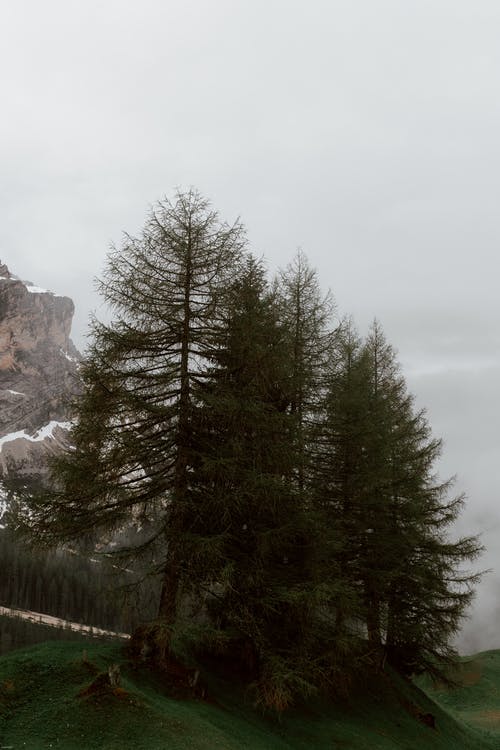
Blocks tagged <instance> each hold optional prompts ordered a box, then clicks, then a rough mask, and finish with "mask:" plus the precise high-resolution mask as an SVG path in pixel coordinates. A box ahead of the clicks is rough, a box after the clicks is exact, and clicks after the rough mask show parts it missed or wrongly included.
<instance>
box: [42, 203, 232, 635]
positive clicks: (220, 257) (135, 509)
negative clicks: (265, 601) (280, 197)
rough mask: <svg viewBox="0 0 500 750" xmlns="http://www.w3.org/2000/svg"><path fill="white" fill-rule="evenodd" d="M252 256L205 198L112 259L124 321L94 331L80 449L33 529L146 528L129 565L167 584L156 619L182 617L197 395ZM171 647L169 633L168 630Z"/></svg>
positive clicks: (61, 466)
mask: <svg viewBox="0 0 500 750" xmlns="http://www.w3.org/2000/svg"><path fill="white" fill-rule="evenodd" d="M243 245H244V237H243V231H242V227H241V225H240V224H239V223H236V224H234V225H233V226H228V225H226V224H223V223H221V222H220V221H219V218H218V216H217V214H216V213H215V212H214V211H212V210H211V209H210V207H209V204H208V202H207V201H206V200H205V199H203V198H202V197H201V196H200V195H199V194H198V193H197V192H195V191H193V190H191V191H189V192H187V193H178V194H177V195H176V198H175V201H174V202H170V201H168V200H165V201H163V202H160V203H158V204H157V205H156V207H155V208H154V210H152V212H151V214H150V216H149V218H148V220H147V222H146V225H145V228H144V230H143V233H142V235H141V236H140V237H138V238H133V237H130V236H126V237H125V241H124V244H123V246H122V247H121V248H120V249H118V250H117V249H114V250H113V251H112V252H111V253H110V255H109V257H108V263H107V267H106V270H105V274H104V278H103V280H102V281H101V282H100V284H99V290H100V292H101V295H102V297H103V299H104V301H105V302H107V304H108V305H109V306H110V307H111V309H112V311H113V312H114V314H115V319H114V320H113V322H112V323H110V324H104V323H99V322H97V321H95V322H94V324H93V328H92V334H93V340H92V343H91V346H90V349H89V351H88V353H87V357H86V359H85V362H84V364H83V367H82V377H83V383H84V390H83V395H82V397H81V399H80V401H79V403H78V420H77V423H76V426H75V428H74V430H73V435H72V437H73V442H74V446H75V448H74V450H73V451H70V452H68V453H67V454H66V455H64V456H63V457H62V458H61V459H60V460H59V461H58V462H57V463H56V466H55V477H56V489H55V490H51V491H50V492H49V493H48V495H47V496H45V497H44V498H41V499H39V501H38V503H36V504H35V506H34V507H32V512H31V515H30V516H29V518H28V523H29V524H30V525H31V526H32V527H34V528H36V533H37V534H39V535H42V536H45V537H46V538H47V539H48V540H49V541H59V542H60V541H65V540H70V539H73V538H75V537H76V538H78V537H81V536H82V535H84V534H86V533H91V534H94V535H95V533H96V532H98V533H101V534H102V533H103V532H116V531H117V530H120V529H121V528H123V527H124V526H126V525H127V524H130V522H131V521H132V520H135V521H136V525H138V526H139V525H140V526H141V527H142V533H141V535H140V536H139V537H138V539H139V540H140V542H137V543H136V544H132V545H130V546H129V548H128V549H127V550H125V551H126V552H128V553H130V557H131V559H135V560H136V561H137V559H138V558H139V559H141V558H142V559H145V558H149V562H150V563H151V565H152V566H153V569H154V572H156V573H157V574H158V575H159V577H160V579H161V594H160V601H159V608H158V616H159V619H160V621H161V622H162V623H163V624H164V625H165V626H170V625H171V624H172V623H173V622H174V621H175V618H176V613H177V601H178V587H179V584H180V582H181V581H182V568H183V557H184V552H183V542H184V538H183V532H184V530H185V524H186V523H187V521H186V518H185V509H186V505H187V496H188V492H189V483H190V474H191V471H192V466H193V460H194V459H193V445H192V436H191V422H192V416H193V409H194V405H195V404H196V401H197V397H198V396H197V394H198V392H199V391H200V388H201V387H202V384H203V382H204V380H205V379H206V377H207V373H208V368H209V363H210V361H211V358H212V356H213V353H214V351H216V350H217V348H218V346H219V342H220V337H221V336H222V335H225V334H224V330H225V329H224V326H225V319H224V305H225V302H224V300H225V294H226V289H227V288H228V285H229V284H230V282H231V279H232V277H233V275H234V273H235V268H237V266H238V264H239V262H240V256H241V250H242V247H243ZM165 632H166V633H167V635H166V636H165V639H166V642H168V627H166V631H165Z"/></svg>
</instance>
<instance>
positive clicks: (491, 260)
mask: <svg viewBox="0 0 500 750" xmlns="http://www.w3.org/2000/svg"><path fill="white" fill-rule="evenodd" d="M499 33H500V4H499V3H498V1H497V0H491V1H488V0H476V2H470V0H467V1H465V0H418V2H417V0H415V1H414V2H412V0H406V1H405V0H392V1H391V0H307V2H306V0H301V1H300V2H299V1H297V0H140V1H139V0H135V2H132V1H131V0H100V1H99V2H96V1H95V0H86V1H85V2H82V1H81V0H79V1H78V2H77V1H76V0H44V2H43V3H40V2H38V0H16V2H14V0H10V1H9V0H6V2H3V3H1V4H0V70H1V73H0V80H1V87H0V96H1V107H2V110H1V111H2V117H1V120H0V134H1V137H0V167H1V168H0V195H1V204H0V205H1V209H0V217H1V220H0V258H1V259H2V260H3V261H4V262H6V263H7V264H8V265H9V266H10V268H11V270H12V271H13V272H14V273H17V274H18V275H20V276H22V277H23V278H27V279H30V280H32V281H33V282H35V283H37V284H39V285H41V286H45V287H47V288H50V289H53V290H54V291H56V292H58V293H65V294H68V295H69V296H71V297H72V298H73V299H74V301H75V304H76V306H77V315H76V318H75V327H74V339H75V341H76V343H77V344H78V345H79V346H80V348H82V347H83V346H84V340H83V335H84V331H85V328H86V325H87V319H88V315H89V311H90V310H91V309H96V308H97V307H98V300H97V298H96V297H95V295H94V293H93V284H92V278H93V276H95V275H98V274H99V273H100V272H101V270H102V267H103V264H104V259H105V255H106V252H107V249H108V246H109V243H110V242H112V241H114V242H117V243H119V242H120V238H121V233H122V232H123V231H128V232H131V233H132V234H133V233H135V232H137V231H139V229H140V227H141V226H142V223H143V220H144V218H145V214H146V212H147V210H148V206H149V205H151V204H152V203H154V202H155V201H156V200H157V199H158V198H160V197H162V196H163V195H168V196H171V195H172V193H173V190H174V189H175V187H188V186H190V185H194V186H196V187H197V188H198V189H199V190H201V192H202V193H204V194H205V195H206V196H207V197H209V198H210V199H211V200H212V202H213V204H214V206H215V208H217V209H218V210H219V211H220V213H221V216H222V217H223V218H225V219H227V220H228V221H231V220H233V219H234V218H236V216H241V218H242V220H243V222H244V223H245V224H246V226H247V229H248V235H249V239H250V243H251V246H252V248H253V249H254V251H255V252H256V253H257V254H264V255H265V256H266V258H267V259H268V261H269V265H270V267H271V269H273V268H274V267H276V266H278V265H284V264H286V263H287V262H288V260H289V259H290V258H291V256H292V255H293V254H294V252H295V250H296V248H297V247H298V246H299V245H300V246H301V247H302V248H303V249H304V251H305V252H306V254H307V255H308V257H309V259H310V261H311V263H312V264H313V265H315V266H316V267H317V268H318V271H319V273H320V278H321V279H322V281H323V284H324V286H325V287H327V286H330V287H331V288H332V290H333V292H334V294H335V297H336V300H337V304H338V308H339V311H340V312H341V313H352V314H353V316H354V318H355V320H356V321H357V323H358V325H359V327H360V328H361V330H362V331H363V332H364V331H365V330H366V328H367V326H368V324H369V322H370V321H371V319H372V318H373V317H374V316H375V315H376V316H377V317H378V318H379V320H380V321H381V323H382V325H383V326H384V328H385V331H386V333H387V336H388V338H389V340H390V341H391V343H392V344H393V345H394V346H395V347H396V348H397V349H398V350H399V354H400V359H401V362H402V364H403V367H404V372H405V374H406V376H407V379H408V383H409V385H410V388H411V390H412V391H413V392H414V393H415V394H416V396H417V399H418V403H419V404H420V405H422V406H426V407H427V409H428V414H429V420H430V422H431V424H432V426H433V428H434V432H435V434H436V435H438V436H441V437H443V438H444V440H445V452H444V456H443V461H442V465H441V471H442V472H443V474H454V473H457V474H458V476H459V482H458V488H459V489H460V490H462V489H464V490H465V491H466V492H467V494H468V496H469V501H468V506H467V510H466V511H465V513H464V515H463V518H462V521H461V524H460V527H461V529H462V530H465V531H467V532H469V531H476V530H481V531H484V532H485V536H484V541H485V543H486V544H487V546H488V553H487V555H486V556H485V558H484V560H483V563H484V566H485V567H490V566H491V567H493V568H494V572H493V573H492V574H490V575H489V576H488V577H487V578H486V579H485V581H484V583H483V584H482V586H481V588H480V593H479V596H478V599H477V601H476V604H475V607H474V610H473V613H472V618H471V620H470V621H469V623H468V624H467V625H466V627H465V630H464V640H463V644H464V646H465V647H466V648H470V649H475V648H487V647H500V634H498V632H497V630H496V626H497V622H498V620H499V617H498V615H500V544H499V542H498V539H499V535H500V507H499V504H498V481H497V480H498V472H499V469H498V466H499V460H498V459H499V457H498V447H499V442H500V441H499V437H498V425H499V421H500V399H499V397H498V383H499V375H500V351H499V344H500V329H499V306H500V305H499V300H498V293H497V286H498V270H499V264H500V263H499V260H498V252H497V248H498V245H499V240H500V219H499V216H500V212H499V210H498V205H497V204H498V195H499V193H500V190H499V188H500V139H499V136H498V134H499V133H500V96H499V88H500V86H499V84H500V45H499V44H498V39H499Z"/></svg>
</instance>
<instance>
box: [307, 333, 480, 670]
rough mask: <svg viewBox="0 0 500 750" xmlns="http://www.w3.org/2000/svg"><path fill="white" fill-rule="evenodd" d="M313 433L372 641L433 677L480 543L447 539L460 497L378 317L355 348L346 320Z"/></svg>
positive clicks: (329, 506) (321, 477)
mask: <svg viewBox="0 0 500 750" xmlns="http://www.w3.org/2000/svg"><path fill="white" fill-rule="evenodd" d="M322 431H323V432H322V434H323V442H322V454H321V455H320V456H319V458H318V461H317V464H316V466H317V478H318V481H319V483H320V487H321V490H320V493H319V497H320V499H321V501H322V503H323V506H324V507H325V508H326V510H327V511H328V512H329V513H330V516H331V523H332V525H333V528H334V529H335V530H336V531H337V533H339V534H340V537H341V540H342V543H341V544H340V548H339V552H338V553H337V554H338V559H339V561H340V566H341V570H342V574H343V575H344V576H347V578H348V579H349V580H350V581H351V584H352V586H353V587H354V589H355V590H356V592H357V598H358V609H357V611H356V617H357V618H359V621H360V622H361V623H363V625H364V627H365V629H366V635H367V639H368V646H369V649H370V650H371V651H372V653H373V654H374V655H377V654H378V655H381V654H383V653H385V654H386V655H387V656H388V658H389V659H390V660H391V661H392V662H393V663H395V664H397V665H398V667H400V668H401V669H404V670H408V671H411V670H419V669H426V670H428V671H431V672H433V673H434V674H442V673H443V670H442V665H443V663H445V662H446V661H447V659H448V658H449V657H450V655H451V654H452V649H451V647H450V643H451V640H452V638H453V636H454V634H455V633H456V631H457V629H458V626H459V623H460V620H461V618H462V617H463V615H464V612H465V609H466V607H467V605H468V603H469V602H470V599H471V596H472V587H473V584H474V583H475V582H476V581H477V576H476V575H474V574H470V573H468V572H467V571H463V570H462V566H463V565H464V564H467V563H468V562H469V561H471V560H473V559H474V558H475V557H476V556H477V555H478V554H479V552H480V549H481V548H480V545H479V543H478V540H477V539H476V538H474V537H464V538H462V539H459V540H457V541H452V540H451V539H450V538H449V526H450V524H451V523H452V522H453V521H454V520H455V519H456V517H457V515H458V513H459V511H460V508H461V505H462V499H461V498H453V497H451V498H450V497H449V492H450V489H451V485H450V482H444V483H443V482H439V481H438V480H437V479H436V477H435V475H434V465H435V462H436V460H437V458H438V456H439V452H440V448H441V443H440V441H438V440H435V439H433V438H432V436H431V433H430V429H429V426H428V424H427V421H426V418H425V413H424V412H423V411H418V410H416V409H415V408H414V402H413V398H412V396H411V395H410V394H409V393H408V392H407V389H406V383H405V381H404V378H403V376H402V375H401V372H400V369H399V365H398V363H397V360H396V355H395V353H394V350H393V349H392V347H391V346H390V345H389V344H388V343H387V341H386V339H385V336H384V334H383V332H382V329H381V327H380V325H379V324H378V323H375V324H374V325H373V327H372V329H371V331H370V334H369V336H368V338H367V340H366V342H365V343H364V344H363V343H362V342H361V341H360V340H359V338H357V337H356V335H355V334H354V335H353V331H352V326H351V325H347V326H346V327H345V328H344V330H343V331H340V332H339V336H338V338H337V345H336V347H335V348H334V357H333V359H332V367H331V372H330V383H329V388H328V392H327V398H326V408H325V417H324V422H323V423H322ZM377 658H378V657H377Z"/></svg>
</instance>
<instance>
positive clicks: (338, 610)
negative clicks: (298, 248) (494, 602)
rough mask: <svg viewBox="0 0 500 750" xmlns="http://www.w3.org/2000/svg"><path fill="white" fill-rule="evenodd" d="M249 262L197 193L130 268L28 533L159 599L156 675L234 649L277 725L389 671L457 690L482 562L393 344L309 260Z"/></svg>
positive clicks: (122, 254)
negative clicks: (353, 313) (83, 547)
mask: <svg viewBox="0 0 500 750" xmlns="http://www.w3.org/2000/svg"><path fill="white" fill-rule="evenodd" d="M245 244H246V243H245V236H244V232H243V229H242V226H241V224H240V223H239V222H236V223H234V224H232V225H228V224H225V223H223V222H221V221H220V219H219V217H218V215H217V213H216V212H214V211H213V210H212V209H211V208H210V206H209V203H208V202H207V201H206V200H205V199H204V198H202V197H201V196H200V195H199V193H197V192H196V191H194V190H190V191H188V192H187V193H181V192H180V193H178V194H177V195H176V197H175V199H174V200H173V201H169V200H164V201H162V202H160V203H158V204H157V206H156V207H155V208H154V209H153V210H152V212H151V213H150V215H149V217H148V219H147V221H146V224H145V227H144V230H143V232H142V234H141V235H140V236H139V237H137V238H133V237H129V236H126V237H125V240H124V243H123V245H122V246H121V247H120V248H119V249H113V250H112V251H111V253H110V255H109V258H108V265H107V268H106V271H105V274H104V277H103V279H102V281H101V282H100V291H101V294H102V296H103V298H104V301H105V302H107V304H108V305H109V306H110V308H111V310H112V313H113V314H114V318H113V320H112V322H111V323H109V324H104V323H101V322H98V321H96V320H94V322H93V325H92V339H91V345H90V348H89V351H88V353H87V356H86V358H85V361H84V363H83V366H82V378H83V385H84V388H83V393H82V395H81V397H80V398H79V400H78V403H77V404H76V412H77V418H76V425H75V427H74V430H73V436H72V437H73V447H72V449H71V450H69V451H67V452H66V453H65V454H64V455H63V456H62V457H61V458H59V459H58V460H56V461H55V463H54V466H53V474H52V479H51V484H50V486H49V487H48V488H47V489H46V490H45V491H44V492H42V493H35V492H31V493H30V494H29V496H28V497H27V498H25V505H24V506H23V507H24V508H25V509H26V508H27V511H26V510H25V512H24V518H23V520H24V525H25V526H27V527H28V528H29V529H31V532H32V533H34V534H36V535H37V537H38V538H39V539H42V540H45V541H47V542H48V543H53V544H61V543H68V542H69V541H71V540H74V539H80V540H81V539H82V538H84V537H89V539H91V540H95V539H96V538H99V539H100V543H101V546H102V545H103V544H104V548H105V549H106V550H107V552H109V553H110V554H113V555H115V556H122V557H123V558H125V559H126V560H127V565H128V566H129V572H130V573H131V574H133V575H134V576H135V578H134V580H135V581H136V583H137V585H138V586H144V585H146V584H145V582H146V583H147V585H149V586H150V587H152V589H155V587H156V591H157V616H156V618H155V620H154V622H153V623H152V624H151V625H150V626H148V627H146V629H145V630H144V629H143V630H141V637H142V638H143V639H145V640H148V643H149V647H150V650H151V653H152V656H153V658H154V659H155V661H156V663H157V664H160V665H161V664H162V663H165V662H166V661H168V659H169V658H170V655H171V654H172V653H174V652H175V651H176V649H177V650H179V649H180V650H182V649H186V648H187V649H188V650H189V649H191V653H195V652H196V653H199V652H200V650H201V651H203V650H205V651H207V650H210V649H212V650H216V651H217V653H218V654H219V655H220V656H221V657H222V656H224V655H225V658H229V659H232V660H233V661H234V663H235V664H238V665H239V668H240V669H241V671H242V674H244V675H245V679H247V680H248V681H250V682H251V683H252V685H253V687H254V689H255V690H256V693H257V698H258V700H259V701H260V702H261V703H262V704H263V705H265V706H269V707H273V708H276V709H283V708H285V707H286V706H288V705H290V703H291V702H293V700H294V699H296V698H297V697H298V696H300V695H307V694H309V693H311V692H312V691H314V690H317V689H322V688H323V689H330V690H332V691H334V690H338V689H339V685H342V684H347V683H348V681H349V676H350V674H352V672H353V669H354V666H355V665H356V664H358V663H363V664H365V665H366V664H371V668H377V665H380V664H381V663H382V662H383V661H384V659H385V658H388V659H389V660H390V661H392V662H393V663H394V664H395V665H397V666H398V668H400V669H402V670H404V671H407V672H411V671H418V670H422V669H425V670H428V671H430V672H432V673H433V674H439V673H441V672H442V665H443V664H444V663H445V662H446V660H448V659H449V658H450V656H451V655H452V649H451V646H450V643H451V639H452V637H453V635H454V634H455V633H456V631H457V628H458V627H459V623H460V619H461V617H462V616H463V614H464V612H465V610H466V607H467V605H468V603H469V602H470V599H471V596H472V589H473V584H474V583H475V581H476V580H477V576H475V575H474V574H471V573H469V572H467V571H464V570H463V565H464V564H467V563H468V562H469V561H471V560H473V559H474V558H475V557H476V556H477V555H478V553H479V552H480V545H479V544H478V541H477V539H475V538H473V537H466V538H462V539H458V540H453V539H452V538H451V537H450V533H449V532H450V525H451V524H452V523H453V521H454V520H455V519H456V517H457V514H458V513H459V511H460V508H461V506H462V503H463V498H460V497H459V498H454V497H453V496H452V495H450V491H451V484H450V482H446V481H445V482H442V481H439V480H438V479H437V478H436V476H435V470H436V467H435V464H436V461H437V459H438V456H439V453H440V450H441V444H440V441H438V440H435V439H434V438H433V437H432V435H431V431H430V428H429V425H428V423H427V420H426V417H425V414H424V412H422V411H419V410H416V409H415V407H414V402H413V398H412V396H411V395H410V394H408V392H407V389H406V384H405V381H404V378H403V376H402V374H401V372H400V369H399V366H398V364H397V360H396V356H395V353H394V351H393V349H392V348H391V347H390V345H389V344H388V343H387V342H386V340H385V337H384V334H383V332H382V329H381V327H380V325H379V324H378V323H375V324H374V325H373V327H372V329H371V331H370V333H369V335H368V337H367V338H366V339H365V340H363V339H362V338H361V337H360V336H359V335H358V334H357V332H356V330H355V328H354V325H353V324H352V322H350V321H340V322H339V321H337V322H336V323H335V325H332V312H333V304H332V300H331V297H330V295H329V294H327V295H324V294H323V293H322V292H321V289H320V286H319V282H318V279H317V275H316V272H315V271H314V270H313V269H311V268H310V266H309V264H308V262H307V259H306V257H305V255H304V254H303V253H302V252H299V253H298V255H297V256H296V258H295V260H294V261H293V263H292V264H291V265H290V266H288V268H287V269H285V270H283V271H281V272H280V273H279V274H278V276H277V278H276V279H274V280H271V281H270V280H269V279H268V278H267V273H266V271H265V268H264V265H263V263H262V262H260V261H257V260H255V259H254V258H253V257H252V256H251V255H250V254H249V253H248V252H247V251H246V248H245ZM22 515H23V511H21V516H22ZM148 628H149V629H148ZM186 644H187V645H186ZM183 653H185V650H184V651H183ZM358 660H361V661H358Z"/></svg>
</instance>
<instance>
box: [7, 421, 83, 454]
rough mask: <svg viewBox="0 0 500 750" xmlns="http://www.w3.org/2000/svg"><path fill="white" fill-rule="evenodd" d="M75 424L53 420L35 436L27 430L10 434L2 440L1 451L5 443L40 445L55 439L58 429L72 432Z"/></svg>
mask: <svg viewBox="0 0 500 750" xmlns="http://www.w3.org/2000/svg"><path fill="white" fill-rule="evenodd" d="M73 424H74V423H73V422H57V421H56V420H52V421H51V422H49V424H46V425H44V426H43V427H41V428H40V429H39V430H37V431H36V432H35V434H34V435H30V434H29V432H27V431H26V430H18V431H17V432H10V433H9V434H8V435H4V436H3V437H2V438H0V451H1V450H2V448H3V446H4V445H5V443H11V442H12V441H13V440H19V439H20V438H22V439H24V440H29V441H30V442H31V443H38V442H40V441H41V440H45V438H52V439H54V434H53V433H54V430H55V429H56V427H60V428H61V429H62V430H71V428H72V427H73Z"/></svg>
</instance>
